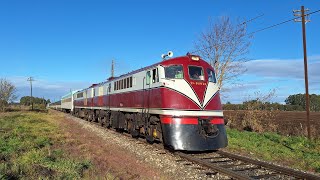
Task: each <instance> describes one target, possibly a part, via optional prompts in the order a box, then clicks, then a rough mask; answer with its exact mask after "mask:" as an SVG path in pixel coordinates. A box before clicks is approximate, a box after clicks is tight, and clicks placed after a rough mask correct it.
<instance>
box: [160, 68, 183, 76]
mask: <svg viewBox="0 0 320 180" xmlns="http://www.w3.org/2000/svg"><path fill="white" fill-rule="evenodd" d="M164 71H165V77H166V78H168V79H183V68H182V65H172V66H168V67H165V68H164Z"/></svg>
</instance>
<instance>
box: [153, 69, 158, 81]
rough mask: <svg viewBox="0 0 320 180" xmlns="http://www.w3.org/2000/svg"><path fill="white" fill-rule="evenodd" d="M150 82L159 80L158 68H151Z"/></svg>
mask: <svg viewBox="0 0 320 180" xmlns="http://www.w3.org/2000/svg"><path fill="white" fill-rule="evenodd" d="M152 82H153V83H156V82H159V76H158V69H153V70H152Z"/></svg>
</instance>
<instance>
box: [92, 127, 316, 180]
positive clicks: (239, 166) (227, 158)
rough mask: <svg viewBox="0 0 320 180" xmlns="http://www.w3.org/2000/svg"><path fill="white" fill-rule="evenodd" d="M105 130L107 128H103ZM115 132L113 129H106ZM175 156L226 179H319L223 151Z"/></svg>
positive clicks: (308, 174) (160, 147)
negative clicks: (219, 174) (224, 176)
mask: <svg viewBox="0 0 320 180" xmlns="http://www.w3.org/2000/svg"><path fill="white" fill-rule="evenodd" d="M91 124H93V125H95V126H96V127H99V128H102V127H101V126H100V124H99V123H97V122H91ZM104 129H107V128H104ZM108 130H111V131H113V132H116V130H114V129H108ZM123 135H125V136H127V137H131V135H130V134H127V133H123ZM138 140H139V141H140V142H142V143H147V142H146V141H144V140H142V139H141V138H139V139H138ZM154 147H156V148H158V149H164V148H163V146H162V145H160V144H157V143H156V144H154ZM166 152H167V153H172V151H170V150H166ZM173 153H174V154H175V155H177V156H179V157H180V158H182V159H185V160H187V161H189V162H192V163H194V164H199V165H201V166H204V167H206V168H208V169H210V171H212V172H211V173H208V174H217V173H221V174H224V175H226V176H228V177H231V178H235V179H240V180H242V179H307V180H309V179H310V180H314V179H320V176H318V175H314V174H311V173H306V172H302V171H298V170H295V169H291V168H287V167H282V166H279V165H275V164H271V163H268V162H264V161H259V160H255V159H251V158H248V157H244V156H240V155H236V154H232V153H229V152H225V151H215V152H205V153H185V152H180V151H178V152H173Z"/></svg>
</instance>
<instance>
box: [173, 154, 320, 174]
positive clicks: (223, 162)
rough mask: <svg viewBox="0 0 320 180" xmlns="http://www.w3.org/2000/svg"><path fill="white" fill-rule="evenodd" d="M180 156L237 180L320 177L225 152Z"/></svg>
mask: <svg viewBox="0 0 320 180" xmlns="http://www.w3.org/2000/svg"><path fill="white" fill-rule="evenodd" d="M175 154H177V155H178V156H180V157H182V158H185V159H187V160H189V161H191V162H193V163H197V164H201V165H203V166H205V167H208V168H210V169H212V170H213V171H215V172H219V173H222V174H225V175H227V176H229V177H232V178H236V179H240V180H242V179H307V180H309V179H310V180H316V179H320V176H317V175H314V174H310V173H306V172H302V171H297V170H294V169H291V168H287V167H282V166H279V165H275V164H271V163H268V162H264V161H259V160H255V159H251V158H248V157H244V156H239V155H235V154H232V153H229V152H225V151H216V152H212V153H205V154H187V153H183V152H176V153H175Z"/></svg>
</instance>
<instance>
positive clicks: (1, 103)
mask: <svg viewBox="0 0 320 180" xmlns="http://www.w3.org/2000/svg"><path fill="white" fill-rule="evenodd" d="M15 93H16V87H15V86H14V85H13V84H12V83H11V82H9V81H8V80H6V79H4V78H1V79H0V109H1V110H2V111H4V109H5V107H6V106H7V105H8V104H9V103H10V102H12V101H14V100H15V99H16V98H17V96H16V95H15Z"/></svg>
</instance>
